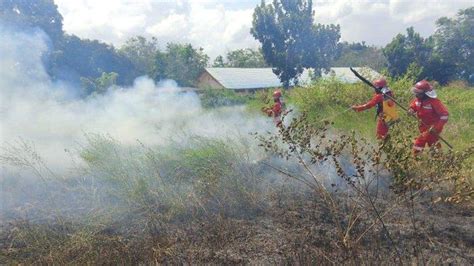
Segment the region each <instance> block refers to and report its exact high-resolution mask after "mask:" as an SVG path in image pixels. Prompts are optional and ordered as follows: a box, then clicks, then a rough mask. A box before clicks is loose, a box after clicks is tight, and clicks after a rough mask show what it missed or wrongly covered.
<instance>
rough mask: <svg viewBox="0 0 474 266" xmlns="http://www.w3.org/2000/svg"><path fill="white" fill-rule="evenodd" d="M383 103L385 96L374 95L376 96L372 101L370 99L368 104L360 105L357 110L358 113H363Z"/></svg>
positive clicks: (380, 94)
mask: <svg viewBox="0 0 474 266" xmlns="http://www.w3.org/2000/svg"><path fill="white" fill-rule="evenodd" d="M381 102H383V94H382V93H378V94H377V93H376V94H374V96H373V97H372V99H370V101H368V102H367V103H365V104H363V105H359V106H357V107H358V108H357V110H358V111H363V110H367V109H369V108H372V107H374V106H376V105H377V104H378V103H381Z"/></svg>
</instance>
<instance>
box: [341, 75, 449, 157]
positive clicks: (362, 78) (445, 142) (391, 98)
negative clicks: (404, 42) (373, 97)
mask: <svg viewBox="0 0 474 266" xmlns="http://www.w3.org/2000/svg"><path fill="white" fill-rule="evenodd" d="M349 69H350V70H351V71H352V73H354V75H355V76H356V77H358V78H359V79H360V80H362V81H363V82H364V83H365V84H367V85H369V86H370V87H372V88H374V89H375V90H378V88H377V87H375V85H374V84H372V82H370V81H368V80H367V79H366V78H364V77H362V76H361V75H360V74H359V73H358V72H357V71H355V70H354V69H353V68H352V67H350V68H349ZM381 93H382V94H383V95H384V96H386V97H387V98H389V99H390V100H392V101H393V102H394V103H395V104H396V105H398V107H400V108H401V109H403V110H404V111H406V112H408V113H409V111H408V109H407V108H406V107H405V106H403V105H401V104H400V103H399V102H397V100H395V99H394V98H393V97H392V96H390V95H388V94H386V93H383V92H381ZM418 121H420V122H421V123H423V121H421V120H418ZM423 124H424V123H423ZM438 138H439V139H440V140H441V141H442V142H444V144H446V145H447V146H448V147H449V148H450V149H453V146H451V144H449V143H448V142H447V141H446V140H445V139H444V138H443V137H441V136H440V135H438Z"/></svg>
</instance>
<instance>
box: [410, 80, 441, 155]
mask: <svg viewBox="0 0 474 266" xmlns="http://www.w3.org/2000/svg"><path fill="white" fill-rule="evenodd" d="M411 90H412V92H413V93H414V94H415V97H416V98H415V99H414V100H413V101H412V102H411V103H410V109H409V111H410V113H411V114H413V115H416V116H417V117H418V119H419V121H420V123H419V126H418V129H419V130H420V135H419V136H418V137H417V138H416V139H415V141H414V145H413V153H414V154H417V153H419V152H421V151H422V150H423V148H424V147H425V146H426V144H428V146H432V145H433V144H436V143H437V142H438V135H439V134H441V131H443V127H444V124H446V122H448V116H449V113H448V109H446V107H445V106H444V105H443V103H441V101H440V100H438V99H437V98H436V97H437V96H436V92H435V90H434V89H433V87H432V86H431V84H430V83H428V81H426V80H422V81H419V82H417V83H416V84H415V86H414V87H413V88H412V89H411ZM438 145H439V143H438V144H437V146H438ZM438 147H440V146H438Z"/></svg>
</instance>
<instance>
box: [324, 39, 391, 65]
mask: <svg viewBox="0 0 474 266" xmlns="http://www.w3.org/2000/svg"><path fill="white" fill-rule="evenodd" d="M331 66H334V67H351V66H356V67H357V66H368V67H371V68H373V69H375V70H377V71H381V70H382V69H383V68H385V67H386V66H387V59H386V58H385V56H384V55H383V51H382V49H380V48H377V47H375V46H367V45H366V44H365V42H362V43H348V42H342V43H339V44H338V53H337V56H336V58H335V60H334V62H333V63H332V64H331Z"/></svg>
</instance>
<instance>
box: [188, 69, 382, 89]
mask: <svg viewBox="0 0 474 266" xmlns="http://www.w3.org/2000/svg"><path fill="white" fill-rule="evenodd" d="M354 69H356V70H357V71H358V72H360V73H363V74H364V75H367V77H369V78H375V77H379V76H380V74H379V73H377V72H376V71H375V70H373V69H370V68H360V67H355V68H354ZM311 76H312V75H311V70H308V69H305V71H304V72H303V73H302V74H301V76H300V78H299V84H300V85H305V84H308V83H310V82H311ZM331 77H334V78H336V79H339V80H341V81H343V82H347V83H354V82H357V81H358V79H357V78H356V77H355V76H354V74H353V73H352V72H351V71H350V69H349V68H348V67H333V68H330V71H329V72H328V73H324V71H323V73H322V78H331ZM281 86H282V84H281V82H280V80H279V79H278V76H277V75H275V74H274V73H273V71H272V68H231V67H229V68H225V67H209V68H206V69H205V70H204V72H203V73H202V74H201V75H200V76H199V78H198V81H197V87H198V88H200V89H229V90H234V91H238V92H251V91H255V90H259V89H268V88H277V87H281Z"/></svg>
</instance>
